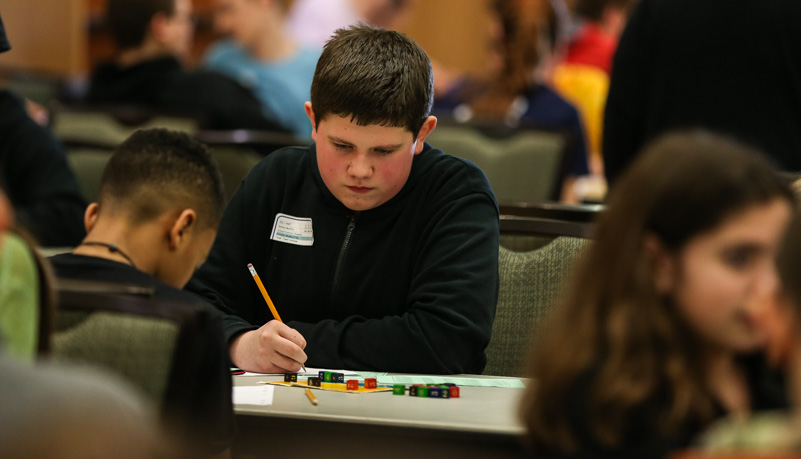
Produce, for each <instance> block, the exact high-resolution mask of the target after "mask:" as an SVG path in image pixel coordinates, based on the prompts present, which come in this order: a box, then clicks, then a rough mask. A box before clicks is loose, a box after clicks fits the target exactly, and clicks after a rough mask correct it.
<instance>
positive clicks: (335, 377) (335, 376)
mask: <svg viewBox="0 0 801 459" xmlns="http://www.w3.org/2000/svg"><path fill="white" fill-rule="evenodd" d="M331 381H332V382H335V383H344V382H345V373H331Z"/></svg>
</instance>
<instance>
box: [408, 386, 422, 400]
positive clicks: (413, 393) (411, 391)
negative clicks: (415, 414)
mask: <svg viewBox="0 0 801 459" xmlns="http://www.w3.org/2000/svg"><path fill="white" fill-rule="evenodd" d="M418 389H420V386H419V385H417V384H415V385H413V386H412V387H410V388H409V396H410V397H417V390H418Z"/></svg>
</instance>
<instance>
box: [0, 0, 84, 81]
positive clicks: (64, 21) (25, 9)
mask: <svg viewBox="0 0 801 459" xmlns="http://www.w3.org/2000/svg"><path fill="white" fill-rule="evenodd" d="M87 6H88V5H87V3H86V1H85V0H55V1H54V0H0V13H1V14H2V17H3V23H4V25H5V27H6V33H7V35H8V38H9V40H10V41H11V47H12V49H11V51H9V52H7V53H4V54H2V55H0V67H2V68H5V69H19V70H24V71H28V72H38V73H43V74H49V75H57V76H73V75H77V74H80V73H82V72H83V71H84V69H85V67H86V56H87V36H86V32H85V30H86V21H87Z"/></svg>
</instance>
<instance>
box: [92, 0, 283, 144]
mask: <svg viewBox="0 0 801 459" xmlns="http://www.w3.org/2000/svg"><path fill="white" fill-rule="evenodd" d="M106 21H107V24H108V28H109V31H110V33H111V36H112V39H113V40H114V42H115V43H116V44H117V48H118V51H117V54H116V56H115V58H114V60H113V61H112V62H106V63H102V64H100V65H99V66H98V67H97V68H96V69H95V70H94V72H93V73H92V76H91V79H90V82H89V90H88V94H87V95H86V101H87V102H89V103H92V104H122V105H134V106H144V107H147V108H152V109H154V110H163V111H165V112H169V113H170V114H172V115H185V116H188V117H192V118H197V119H198V120H199V121H200V124H201V127H205V128H210V129H258V130H278V131H283V130H284V129H283V128H282V127H281V126H280V124H278V123H277V122H275V121H274V117H273V116H272V115H271V114H267V113H265V112H264V110H263V109H262V107H261V104H260V103H259V101H258V99H256V97H255V96H254V95H253V94H252V93H251V92H250V90H248V89H247V88H245V87H244V86H242V85H240V84H239V83H237V82H236V81H234V80H232V79H230V78H228V77H226V76H225V75H222V74H220V73H217V72H213V71H209V70H195V71H187V70H185V69H184V68H183V61H184V60H185V58H186V56H187V55H188V53H189V50H190V45H191V43H192V34H193V29H194V26H193V23H192V2H191V0H108V2H107V5H106Z"/></svg>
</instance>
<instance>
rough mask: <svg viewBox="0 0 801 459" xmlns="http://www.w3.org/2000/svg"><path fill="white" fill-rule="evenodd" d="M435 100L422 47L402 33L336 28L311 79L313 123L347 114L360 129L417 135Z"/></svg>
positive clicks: (353, 27)
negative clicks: (373, 127)
mask: <svg viewBox="0 0 801 459" xmlns="http://www.w3.org/2000/svg"><path fill="white" fill-rule="evenodd" d="M433 101H434V79H433V76H432V71H431V61H429V59H428V55H427V54H426V52H425V51H423V48H421V47H420V45H418V44H417V43H415V41H414V40H412V39H411V38H409V36H407V35H405V34H402V33H400V32H394V31H390V30H384V29H379V28H374V27H370V26H367V25H358V26H351V27H348V28H344V29H339V30H337V31H336V32H335V33H334V36H333V37H332V38H331V39H330V40H329V41H328V42H327V43H326V44H325V48H323V53H322V55H321V56H320V59H319V60H318V61H317V68H316V70H315V71H314V79H313V80H312V87H311V103H312V108H313V109H314V118H315V124H319V123H320V121H321V120H322V119H324V118H325V117H326V116H327V115H329V114H333V115H337V116H350V117H351V120H352V121H354V122H355V123H356V124H358V125H359V126H367V125H370V124H378V125H382V126H391V127H404V128H406V129H408V130H409V131H410V132H411V133H412V134H413V135H414V136H415V137H416V136H417V134H418V133H419V132H420V128H421V127H422V126H423V122H424V121H425V119H426V118H427V117H428V115H429V114H430V113H431V105H432V104H433Z"/></svg>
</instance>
